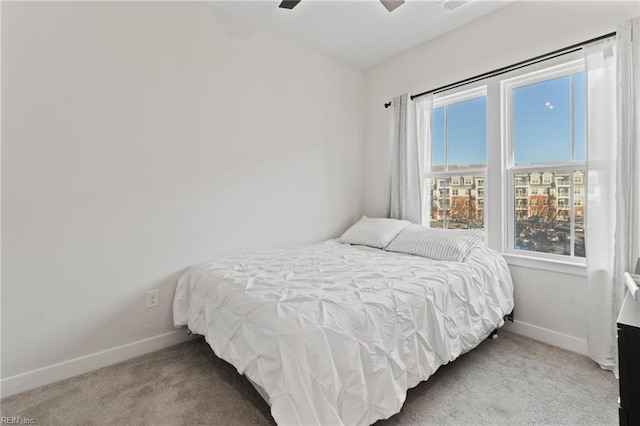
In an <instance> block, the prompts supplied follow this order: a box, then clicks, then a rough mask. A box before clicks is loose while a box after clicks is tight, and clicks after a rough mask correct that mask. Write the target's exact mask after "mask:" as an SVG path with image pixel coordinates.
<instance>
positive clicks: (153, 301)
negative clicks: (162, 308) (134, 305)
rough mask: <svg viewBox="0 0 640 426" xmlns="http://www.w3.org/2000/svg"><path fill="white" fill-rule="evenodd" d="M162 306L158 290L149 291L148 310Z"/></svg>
mask: <svg viewBox="0 0 640 426" xmlns="http://www.w3.org/2000/svg"><path fill="white" fill-rule="evenodd" d="M158 305H160V295H159V292H158V289H157V288H156V289H155V290H149V291H148V292H147V309H149V308H155V307H157V306H158Z"/></svg>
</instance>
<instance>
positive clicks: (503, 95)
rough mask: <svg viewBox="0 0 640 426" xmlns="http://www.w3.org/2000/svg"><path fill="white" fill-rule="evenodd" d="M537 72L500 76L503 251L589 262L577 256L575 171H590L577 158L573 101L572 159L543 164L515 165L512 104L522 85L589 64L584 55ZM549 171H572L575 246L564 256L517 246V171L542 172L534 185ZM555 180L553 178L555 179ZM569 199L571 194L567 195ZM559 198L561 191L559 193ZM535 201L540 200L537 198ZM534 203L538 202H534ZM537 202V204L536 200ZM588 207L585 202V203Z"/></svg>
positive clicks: (531, 182)
mask: <svg viewBox="0 0 640 426" xmlns="http://www.w3.org/2000/svg"><path fill="white" fill-rule="evenodd" d="M536 68H537V69H535V70H533V71H527V70H528V69H529V68H528V67H527V68H524V71H522V72H519V73H514V74H510V75H509V76H508V77H506V78H502V79H500V109H501V128H502V141H501V142H502V143H501V146H502V149H503V153H504V158H503V182H502V184H503V187H502V193H503V199H504V201H505V205H504V209H503V214H505V215H506V218H505V220H504V222H505V228H506V231H505V232H503V242H502V252H503V253H504V254H507V255H511V256H517V257H520V258H530V259H538V260H550V261H558V262H563V263H571V264H576V265H586V257H584V258H583V257H576V256H575V228H576V226H575V204H574V191H575V185H576V183H575V172H576V171H582V172H583V173H585V174H586V161H574V159H575V152H576V150H575V131H574V118H575V115H574V113H573V101H572V103H571V114H570V120H571V123H570V132H571V160H572V161H569V162H556V163H543V164H539V163H538V164H515V161H514V144H513V128H512V106H513V90H514V89H517V88H519V87H524V86H528V85H532V84H536V83H541V82H544V81H548V80H552V79H555V78H561V77H566V76H572V75H573V74H576V73H580V72H584V71H585V64H584V59H583V58H578V59H570V60H567V61H563V62H561V63H557V64H555V65H549V66H546V67H543V68H538V67H536ZM573 90H574V89H573V77H572V80H571V85H570V91H571V92H570V93H571V97H572V99H573ZM547 172H551V173H554V172H569V173H570V178H569V185H570V189H569V194H568V195H569V196H568V198H569V206H570V207H569V209H570V218H569V220H570V228H571V231H570V236H571V248H570V250H571V251H570V254H569V255H560V254H553V253H544V252H536V251H529V250H522V249H517V248H516V247H515V229H516V206H515V203H516V195H515V193H516V191H517V188H516V180H515V179H516V178H515V175H516V174H529V175H531V174H532V173H536V174H538V175H539V179H537V180H536V182H537V183H536V182H534V181H533V179H531V178H530V184H533V185H543V183H542V182H543V181H544V177H543V176H544V174H545V173H547ZM583 181H584V183H583V185H584V186H585V188H586V179H583ZM552 182H553V179H552ZM564 198H567V197H564ZM556 199H557V194H556ZM532 201H537V200H536V199H534V200H532ZM530 204H532V205H533V204H534V203H533V202H531V203H530ZM536 204H537V203H536ZM582 207H583V208H585V206H584V204H583V205H582Z"/></svg>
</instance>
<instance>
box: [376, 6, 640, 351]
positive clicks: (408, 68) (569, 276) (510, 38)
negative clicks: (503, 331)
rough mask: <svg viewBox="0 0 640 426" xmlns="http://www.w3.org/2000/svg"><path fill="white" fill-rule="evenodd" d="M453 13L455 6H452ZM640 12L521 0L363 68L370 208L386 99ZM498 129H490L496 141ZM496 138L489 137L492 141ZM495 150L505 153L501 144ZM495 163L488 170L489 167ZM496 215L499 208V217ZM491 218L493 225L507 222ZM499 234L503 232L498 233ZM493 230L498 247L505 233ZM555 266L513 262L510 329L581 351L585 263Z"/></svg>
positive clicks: (590, 33)
mask: <svg viewBox="0 0 640 426" xmlns="http://www.w3.org/2000/svg"><path fill="white" fill-rule="evenodd" d="M454 13H455V12H454ZM638 15H640V4H639V3H637V2H631V1H628V2H612V1H600V2H592V1H588V2H555V1H554V2H523V1H521V2H516V3H514V4H512V5H509V6H507V7H505V8H503V9H500V10H498V11H497V12H495V13H493V14H490V15H487V16H485V17H483V18H480V19H479V20H477V21H474V22H472V23H470V24H468V25H466V26H464V27H462V28H460V29H458V30H455V31H452V32H450V33H448V34H445V35H444V36H442V37H439V38H437V39H435V40H433V41H431V42H428V43H425V44H423V45H421V46H418V47H416V48H414V49H411V50H409V51H407V52H404V53H402V54H400V55H398V56H396V57H394V58H392V59H390V60H387V61H385V62H382V63H380V64H378V65H376V66H374V67H372V68H370V69H368V70H366V72H365V104H364V105H365V151H364V154H365V161H364V176H365V177H364V184H365V187H364V190H365V193H364V210H365V214H368V215H371V216H378V215H384V214H385V213H386V212H387V204H386V203H387V199H386V191H385V189H386V179H387V174H386V171H387V164H388V135H389V122H390V116H389V114H390V112H389V111H388V110H385V109H384V107H383V104H384V103H385V102H387V101H389V100H390V99H391V98H392V97H394V96H396V95H399V94H401V93H419V92H423V91H425V90H429V89H433V88H436V87H440V86H443V85H445V84H448V83H452V82H455V81H459V80H462V79H464V78H467V77H471V76H474V75H478V74H481V73H484V72H487V71H491V70H493V69H497V68H501V67H503V66H506V65H509V64H512V63H516V62H519V61H522V60H526V59H528V58H532V57H535V56H538V55H541V54H544V53H547V52H550V51H553V50H556V49H560V48H563V47H566V46H569V45H572V44H575V43H579V42H582V41H584V40H588V39H591V38H594V37H597V36H600V35H602V34H606V33H609V32H611V31H615V29H616V27H617V24H618V23H619V22H620V21H622V20H624V19H629V18H632V17H634V16H638ZM497 138H499V134H497V135H496V134H492V135H490V139H492V140H493V143H494V144H495V142H496V139H497ZM490 143H491V141H490ZM489 151H490V152H489V155H490V156H493V158H496V157H495V153H496V152H497V158H498V160H499V158H500V153H499V148H498V150H497V151H496V149H495V145H494V148H493V149H490V150H489ZM495 172H496V171H495V170H489V174H490V176H489V177H490V179H491V174H493V173H495ZM487 192H488V196H489V199H488V200H487V201H488V203H489V205H488V206H487V210H488V215H491V212H492V211H494V212H496V211H498V212H499V211H500V210H501V205H500V200H499V197H493V198H491V196H490V194H491V193H492V192H493V194H499V192H500V188H497V187H493V188H492V187H489V188H488V191H487ZM493 217H494V218H495V217H498V216H497V215H494V216H493ZM488 220H490V221H492V223H491V224H490V225H493V229H496V227H495V226H496V223H497V226H498V227H501V223H500V221H498V222H496V221H495V220H494V219H488ZM495 235H497V238H496V237H495ZM495 235H490V241H489V243H490V246H492V247H494V248H498V247H499V246H500V241H501V238H500V236H499V232H498V233H496V234H495ZM559 269H563V270H564V269H567V272H569V273H565V272H562V273H560V272H554V267H553V265H550V266H548V267H547V266H545V267H543V268H542V269H540V268H529V267H522V266H516V265H515V262H514V263H513V264H512V265H511V271H512V275H513V278H514V283H515V291H516V320H517V322H516V324H514V325H513V326H511V328H512V329H514V330H516V331H518V332H521V333H524V334H527V335H530V336H532V337H536V338H539V339H541V340H546V341H548V342H550V343H554V344H557V345H560V346H564V347H566V348H568V349H572V350H575V351H578V352H583V353H584V352H586V341H585V339H586V303H587V299H586V292H585V286H586V279H585V277H584V270H580V269H579V268H559Z"/></svg>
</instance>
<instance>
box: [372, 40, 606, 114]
mask: <svg viewBox="0 0 640 426" xmlns="http://www.w3.org/2000/svg"><path fill="white" fill-rule="evenodd" d="M614 35H616V32H615V31H614V32H612V33H609V34H605V35H601V36H599V37H595V38H592V39H590V40H587V41H583V42H581V43H577V44H574V45H571V46H568V47H563V48H562V49H558V50H554V51H553V52H549V53H545V54H543V55H539V56H536V57H535V58H531V59H527V60H525V61H520V62H516V63H515V64H511V65H508V66H506V67H502V68H498V69H495V70H493V71H488V72H485V73H482V74H479V75H476V76H474V77H469V78H465V79H464V80H460V81H456V82H455V83H450V84H446V85H444V86H440V87H438V88H436V89H431V90H427V91H426V92H421V93H418V94H416V95H411V100H414V99H415V98H419V97H420V96H424V95H427V94H429V93H433V94H436V93H440V92H444V91H445V90H449V89H455V88H457V87H461V86H464V85H467V84H471V83H475V82H476V81H480V80H484V79H485V78H489V77H494V76H496V75H500V74H505V73H507V72H510V71H514V70H517V69H520V68H524V67H526V66H529V65H534V64H537V63H539V62H542V61H547V60H549V59H553V58H557V57H558V56H562V55H567V54H569V53H573V52H576V51H578V50H580V49H581V48H582V47H583V46H585V45H587V44H590V43H594V42H596V41H600V40H604V39H606V38H609V37H613V36H614ZM390 105H391V102H387V103H385V104H384V107H385V108H389V106H390Z"/></svg>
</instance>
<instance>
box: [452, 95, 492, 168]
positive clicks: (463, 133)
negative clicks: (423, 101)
mask: <svg viewBox="0 0 640 426" xmlns="http://www.w3.org/2000/svg"><path fill="white" fill-rule="evenodd" d="M446 108H447V142H448V144H447V156H448V161H447V164H448V165H449V170H455V169H456V168H469V167H473V168H479V167H485V166H486V164H487V99H486V97H482V98H477V99H472V100H470V101H466V102H460V103H457V104H453V105H449V106H447V107H446Z"/></svg>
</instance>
